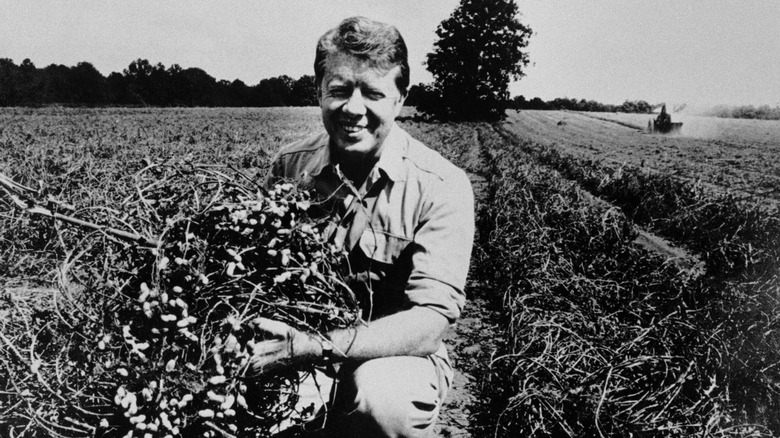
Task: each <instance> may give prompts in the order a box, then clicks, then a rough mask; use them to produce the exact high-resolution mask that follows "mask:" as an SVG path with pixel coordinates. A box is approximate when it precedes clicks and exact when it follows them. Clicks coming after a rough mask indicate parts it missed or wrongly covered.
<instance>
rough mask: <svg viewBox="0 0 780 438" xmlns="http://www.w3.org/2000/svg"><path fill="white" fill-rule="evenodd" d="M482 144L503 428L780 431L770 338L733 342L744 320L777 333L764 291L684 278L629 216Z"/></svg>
mask: <svg viewBox="0 0 780 438" xmlns="http://www.w3.org/2000/svg"><path fill="white" fill-rule="evenodd" d="M485 140H486V141H484V142H483V148H485V150H486V154H485V155H488V156H490V157H491V164H492V166H493V169H494V170H493V172H491V175H492V180H491V182H490V187H491V194H492V198H491V200H490V202H489V205H488V206H487V208H486V209H485V210H484V211H483V212H482V214H481V216H480V221H481V223H480V229H481V235H482V237H483V242H482V248H483V249H484V251H485V252H486V253H487V257H485V259H484V264H483V265H482V269H481V271H480V272H481V273H482V274H481V275H482V276H484V278H486V279H487V280H488V281H489V282H490V283H491V285H492V286H493V287H492V289H493V290H503V291H504V296H503V302H504V309H505V310H504V312H505V317H506V320H505V323H506V330H507V339H508V342H507V345H506V346H505V348H504V349H503V350H502V351H500V352H499V353H498V354H497V356H496V358H495V359H494V361H493V364H492V373H491V383H490V384H489V386H488V387H487V388H486V389H487V390H486V392H485V393H486V394H487V395H488V396H489V397H491V398H492V400H493V403H494V404H493V411H494V412H495V413H496V414H495V417H494V421H496V423H497V424H498V426H497V429H496V433H497V434H498V435H499V436H549V435H554V436H558V435H565V436H594V435H600V436H626V435H630V434H639V435H652V436H690V435H702V436H708V435H719V436H721V435H724V436H725V435H729V436H760V435H764V434H766V435H768V434H769V433H770V430H772V431H773V432H775V433H776V431H777V428H778V425H777V424H776V423H775V421H776V420H775V419H774V418H773V417H772V416H771V415H767V412H776V409H777V407H776V405H775V403H776V401H775V399H774V397H773V393H774V384H773V383H772V382H776V381H778V380H777V379H776V378H774V376H772V375H771V374H772V371H771V369H772V368H773V367H772V365H771V364H772V363H777V361H773V359H772V357H773V355H774V354H775V353H774V350H773V349H772V348H771V347H772V341H767V342H766V343H763V344H755V343H753V344H751V343H750V342H746V341H747V339H746V336H738V337H736V338H735V337H734V335H735V334H736V333H738V332H739V331H740V330H742V329H743V328H744V325H745V324H748V323H752V324H754V325H757V326H760V327H761V329H764V330H767V329H769V330H773V329H774V328H775V325H776V323H775V321H774V319H768V316H769V314H771V313H772V310H769V311H768V314H765V315H756V314H755V313H754V312H753V311H754V310H756V307H755V304H757V301H760V300H762V298H760V297H759V296H760V295H761V294H760V293H754V294H753V296H751V297H750V298H745V297H744V296H743V293H744V290H741V289H740V288H738V287H713V286H712V285H711V283H710V282H709V281H707V279H706V278H697V277H692V276H691V275H688V274H687V273H684V272H680V271H679V270H678V268H676V267H675V266H674V265H673V264H669V263H665V261H664V260H663V259H661V258H659V257H656V256H654V255H653V254H649V253H647V252H646V251H645V250H644V249H642V248H639V247H637V246H635V245H633V244H632V242H633V240H634V237H635V232H634V228H633V223H632V221H630V220H629V219H628V218H627V217H626V216H625V215H624V214H623V212H622V211H621V210H620V209H618V208H606V207H601V206H598V205H594V204H592V203H591V202H589V201H588V200H587V197H585V196H583V194H582V192H581V191H580V190H581V189H580V188H579V187H578V186H577V184H575V183H572V182H571V181H568V180H566V179H563V178H562V177H561V176H560V175H559V174H558V173H557V172H555V171H553V170H550V169H547V168H544V167H542V166H540V165H539V163H538V162H536V161H535V160H534V159H533V158H532V157H531V156H529V155H526V154H524V153H523V152H522V151H520V150H519V149H518V148H517V147H516V146H515V145H514V144H512V143H508V142H506V140H505V139H504V138H503V137H501V136H499V135H497V134H496V135H494V136H493V137H492V138H486V139H485ZM754 292H761V291H754ZM770 309H777V305H776V303H775V304H774V305H773V306H770ZM764 311H766V308H765V310H764ZM762 316H763V317H762ZM750 341H751V342H756V341H757V339H756V338H755V337H750ZM759 358H761V360H767V362H766V363H764V364H763V365H760V364H759V363H758V362H757V361H758V360H759ZM506 376H511V377H510V381H511V384H509V385H508V384H506V380H505V379H506Z"/></svg>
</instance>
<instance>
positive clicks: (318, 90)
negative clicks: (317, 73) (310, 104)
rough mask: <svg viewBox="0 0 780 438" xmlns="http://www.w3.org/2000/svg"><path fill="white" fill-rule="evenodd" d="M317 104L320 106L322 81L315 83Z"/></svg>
mask: <svg viewBox="0 0 780 438" xmlns="http://www.w3.org/2000/svg"><path fill="white" fill-rule="evenodd" d="M317 104H318V105H320V106H322V82H320V83H319V84H317Z"/></svg>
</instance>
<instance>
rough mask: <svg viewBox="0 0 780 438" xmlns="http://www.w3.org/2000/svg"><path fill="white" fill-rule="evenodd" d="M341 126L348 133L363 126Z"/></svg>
mask: <svg viewBox="0 0 780 438" xmlns="http://www.w3.org/2000/svg"><path fill="white" fill-rule="evenodd" d="M341 128H342V129H344V130H345V131H347V132H349V133H355V132H360V131H361V130H362V129H363V127H362V126H359V125H341Z"/></svg>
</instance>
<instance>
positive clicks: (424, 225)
mask: <svg viewBox="0 0 780 438" xmlns="http://www.w3.org/2000/svg"><path fill="white" fill-rule="evenodd" d="M473 241H474V193H473V191H472V188H471V183H470V182H469V179H468V177H467V176H466V174H465V172H463V171H462V170H459V171H457V172H452V173H449V174H448V175H447V176H446V177H445V178H441V179H439V180H438V181H436V183H435V184H431V187H430V188H429V190H426V193H425V196H424V205H423V209H422V215H421V220H420V222H419V224H418V229H417V231H416V232H415V235H414V250H413V254H412V272H411V275H410V276H409V282H408V283H407V287H406V295H407V297H408V299H409V301H410V302H411V303H412V304H414V305H419V306H426V307H429V308H431V309H433V310H435V311H437V312H439V313H441V314H442V315H444V316H445V317H447V319H448V320H450V322H453V321H455V320H456V319H457V318H458V317H459V316H460V313H461V311H462V310H463V306H464V304H465V302H466V295H465V292H464V289H465V286H466V277H467V274H468V270H469V262H470V260H471V250H472V245H473Z"/></svg>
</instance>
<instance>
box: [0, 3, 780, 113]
mask: <svg viewBox="0 0 780 438" xmlns="http://www.w3.org/2000/svg"><path fill="white" fill-rule="evenodd" d="M517 3H518V6H519V9H520V16H519V19H520V21H521V22H522V23H523V24H525V25H527V26H529V27H531V29H532V30H533V32H534V34H533V35H532V36H531V38H530V39H529V45H528V47H527V48H526V50H527V51H528V52H529V56H530V61H531V62H530V64H529V65H528V66H527V67H526V68H525V69H524V72H525V77H524V78H522V79H521V80H520V81H518V82H514V83H512V84H511V85H510V93H511V95H512V96H518V95H523V96H524V97H525V98H526V99H528V100H530V99H532V98H534V97H539V98H541V99H543V100H545V101H549V100H552V99H555V98H574V99H577V100H581V99H585V100H594V101H597V102H601V103H605V104H617V105H619V104H621V103H623V102H624V101H638V100H644V101H647V102H649V103H651V104H656V103H661V102H666V103H667V104H669V105H679V104H683V103H684V104H686V105H688V106H691V107H695V106H709V107H712V106H716V105H728V106H747V105H752V106H756V107H759V106H763V105H768V106H770V107H776V106H780V69H777V68H776V67H774V63H773V59H774V54H775V53H779V52H780V32H777V31H776V29H778V28H780V2H774V1H771V0H756V1H754V2H751V3H750V4H749V5H747V6H746V5H745V4H744V3H740V2H737V1H735V0H713V1H711V2H708V3H706V4H705V3H686V4H682V5H680V4H677V3H676V2H674V1H672V0H661V1H659V2H655V3H652V4H640V3H635V2H631V3H618V4H615V3H612V2H586V3H581V2H574V1H556V2H545V1H543V0H533V1H519V2H517ZM230 5H231V7H230V8H227V7H224V4H222V3H217V2H207V1H197V2H195V3H185V2H183V1H171V2H165V3H159V4H158V2H153V1H151V0H142V1H140V2H137V3H134V4H133V5H128V4H113V3H112V4H108V3H102V2H99V1H96V0H83V1H75V0H66V1H62V2H55V3H50V2H46V1H45V0H30V1H27V2H24V3H21V2H12V1H10V0H0V8H2V9H3V10H4V13H3V15H2V17H0V41H3V43H0V57H1V58H8V59H11V60H12V61H13V62H14V63H15V64H17V65H18V64H21V62H22V61H23V60H24V59H26V58H28V59H30V60H31V61H32V62H33V63H34V64H35V65H36V67H38V68H44V67H46V66H49V65H51V64H55V65H66V66H75V65H76V64H77V63H78V62H88V63H90V64H92V65H93V66H94V67H95V68H96V69H97V70H98V71H99V72H100V73H101V74H102V75H103V76H105V77H108V75H110V74H111V73H112V72H117V73H121V72H122V71H123V70H124V69H126V68H127V66H128V65H130V63H131V62H133V61H134V60H136V59H146V60H148V61H149V62H150V63H152V64H155V65H156V64H158V63H160V64H162V65H164V66H165V67H166V68H167V67H170V66H171V65H173V64H179V65H180V66H181V67H182V68H200V69H202V70H204V71H205V72H206V73H208V74H209V75H211V76H213V77H214V78H215V79H217V80H227V81H231V82H232V81H233V80H236V79H239V80H241V81H243V82H244V83H246V84H247V85H256V84H257V83H259V81H260V80H262V79H267V78H271V77H276V76H281V75H287V76H290V77H292V78H294V79H296V78H299V77H300V76H303V75H311V74H313V71H311V70H312V67H311V63H312V62H313V58H314V46H315V44H316V40H317V39H318V38H319V36H320V35H321V34H322V33H324V32H325V31H327V30H328V29H329V28H331V27H333V26H335V25H336V24H337V23H338V21H340V20H341V19H342V18H344V17H346V16H349V15H365V16H368V17H370V18H374V19H377V20H379V21H384V22H387V23H391V24H394V25H395V26H396V27H398V29H399V30H400V31H401V33H402V35H403V36H404V39H405V40H406V42H407V45H408V46H409V52H410V59H409V62H410V65H411V83H412V84H418V83H430V82H432V80H433V78H432V76H431V75H430V73H429V72H427V71H426V70H425V68H424V66H423V65H422V63H423V61H424V59H425V55H426V54H427V53H429V52H430V51H432V49H433V43H434V41H435V40H436V35H435V30H436V27H437V26H438V25H439V23H440V22H441V21H442V20H445V19H446V18H448V17H449V16H450V14H451V13H452V12H453V11H454V9H455V8H456V7H457V5H458V1H456V0H429V1H427V2H419V1H411V0H396V1H393V2H392V3H390V2H381V1H378V0H370V1H363V2H357V1H354V0H335V1H331V2H328V3H325V2H318V1H314V2H306V1H301V0H297V1H288V2H285V3H284V4H282V3H281V2H274V1H270V2H263V3H253V2H250V1H248V0H241V1H238V2H233V3H231V4H230ZM342 11H349V12H348V13H344V12H342ZM73 29H80V31H78V32H73Z"/></svg>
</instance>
